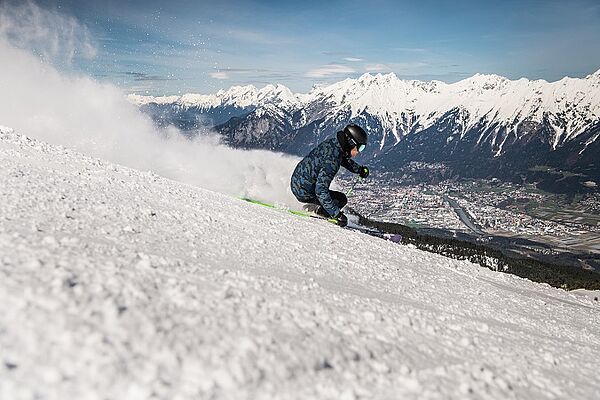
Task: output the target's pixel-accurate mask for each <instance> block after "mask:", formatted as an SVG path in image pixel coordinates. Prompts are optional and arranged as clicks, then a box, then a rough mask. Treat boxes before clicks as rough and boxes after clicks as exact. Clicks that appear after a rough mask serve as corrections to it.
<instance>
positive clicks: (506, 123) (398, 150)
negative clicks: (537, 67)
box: [129, 70, 600, 193]
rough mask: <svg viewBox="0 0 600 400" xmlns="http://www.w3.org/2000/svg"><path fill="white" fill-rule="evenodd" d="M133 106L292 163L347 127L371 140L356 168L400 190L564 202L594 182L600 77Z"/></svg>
mask: <svg viewBox="0 0 600 400" xmlns="http://www.w3.org/2000/svg"><path fill="white" fill-rule="evenodd" d="M129 100H130V101H131V102H133V103H134V104H137V105H138V106H140V107H141V109H142V110H143V111H145V112H148V113H149V114H150V115H151V116H152V117H153V119H154V120H155V121H156V122H157V123H158V124H161V125H169V124H171V125H175V126H177V127H179V128H180V129H182V130H183V131H184V132H187V133H188V134H190V135H193V134H195V132H197V130H198V129H199V128H202V127H209V128H211V129H214V130H216V131H217V132H218V133H220V134H221V135H223V137H224V140H225V141H226V142H227V143H228V144H229V145H231V146H234V147H241V148H249V149H251V148H261V149H270V150H274V151H283V152H287V153H291V154H296V155H304V154H306V153H307V152H308V151H309V150H310V149H311V148H312V146H314V145H316V144H317V143H319V142H320V141H322V140H324V139H325V138H327V137H330V136H332V135H333V134H335V132H337V131H338V130H339V129H341V128H343V127H344V126H345V125H346V124H348V123H350V122H354V123H357V124H359V125H361V126H363V127H364V128H365V129H366V130H367V131H368V132H369V144H370V145H369V146H368V148H367V150H366V151H365V153H364V154H363V155H361V156H360V157H361V162H362V163H366V164H368V165H372V166H373V168H374V170H376V171H377V172H379V173H388V174H389V173H391V174H403V175H404V176H406V178H407V180H410V179H413V180H417V181H423V180H427V181H431V180H439V179H448V178H500V179H503V180H511V181H516V182H522V181H528V182H536V183H538V185H539V186H541V188H543V189H547V190H550V191H555V192H568V193H573V192H581V191H596V190H598V186H597V182H600V164H599V163H598V160H597V159H598V156H599V155H600V140H599V137H600V70H599V71H597V72H596V73H594V74H591V75H588V76H587V77H585V78H569V77H565V78H563V79H561V80H559V81H556V82H547V81H545V80H528V79H525V78H521V79H518V80H510V79H507V78H504V77H501V76H498V75H483V74H476V75H474V76H472V77H470V78H467V79H464V80H462V81H459V82H456V83H452V84H448V83H444V82H440V81H428V82H425V81H418V80H402V79H399V78H398V77H397V76H396V75H395V74H393V73H390V74H385V75H384V74H377V75H371V74H364V75H362V76H361V77H359V78H357V79H350V78H348V79H345V80H343V81H340V82H337V83H334V84H331V85H327V86H314V87H313V88H312V90H310V92H309V93H306V94H298V93H292V92H291V91H290V90H289V89H288V88H287V87H285V86H283V85H267V86H265V87H263V88H262V89H258V88H256V87H254V86H252V85H249V86H233V87H231V88H229V89H228V90H220V91H218V92H217V93H215V94H211V95H201V94H186V95H183V96H165V97H152V96H139V95H129Z"/></svg>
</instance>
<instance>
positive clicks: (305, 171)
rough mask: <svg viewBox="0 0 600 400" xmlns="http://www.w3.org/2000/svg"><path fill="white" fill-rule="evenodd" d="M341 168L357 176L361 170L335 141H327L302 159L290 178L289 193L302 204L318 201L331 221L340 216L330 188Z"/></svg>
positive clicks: (332, 139)
mask: <svg viewBox="0 0 600 400" xmlns="http://www.w3.org/2000/svg"><path fill="white" fill-rule="evenodd" d="M340 166H342V167H344V168H346V169H347V170H349V171H351V172H354V173H355V174H358V173H359V172H360V168H361V166H360V165H359V164H357V163H356V162H354V161H352V160H351V159H350V158H348V157H347V155H346V154H344V151H343V150H342V146H341V145H340V143H339V141H338V139H337V137H333V138H331V139H327V140H325V141H324V142H322V143H320V144H319V145H318V146H317V147H315V148H314V149H312V151H311V152H310V153H309V154H308V155H307V156H306V157H304V158H303V159H302V161H300V162H299V163H298V165H297V166H296V169H295V170H294V173H293V174H292V180H291V183H290V186H291V189H292V193H294V196H296V198H297V199H298V200H299V201H301V202H303V203H315V202H316V201H317V200H318V201H319V203H321V205H322V206H323V208H324V209H325V211H327V212H328V213H329V215H331V216H332V217H336V216H337V215H338V214H339V213H340V211H341V210H340V208H339V207H338V206H337V204H336V203H335V202H334V201H333V200H332V199H331V195H330V194H329V185H330V184H331V181H333V178H334V177H335V175H336V174H337V173H338V171H339V169H340Z"/></svg>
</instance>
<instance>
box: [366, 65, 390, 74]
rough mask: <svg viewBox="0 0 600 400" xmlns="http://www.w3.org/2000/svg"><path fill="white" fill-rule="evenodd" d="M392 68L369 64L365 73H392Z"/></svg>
mask: <svg viewBox="0 0 600 400" xmlns="http://www.w3.org/2000/svg"><path fill="white" fill-rule="evenodd" d="M391 70H392V69H391V68H390V67H388V66H387V65H385V64H367V66H365V71H367V72H391Z"/></svg>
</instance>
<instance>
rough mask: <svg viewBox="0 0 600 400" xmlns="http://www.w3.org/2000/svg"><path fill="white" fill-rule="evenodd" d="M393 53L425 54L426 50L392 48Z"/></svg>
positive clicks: (418, 48)
mask: <svg viewBox="0 0 600 400" xmlns="http://www.w3.org/2000/svg"><path fill="white" fill-rule="evenodd" d="M392 50H394V51H402V52H405V53H425V52H426V51H427V50H426V49H423V48H420V47H393V48H392Z"/></svg>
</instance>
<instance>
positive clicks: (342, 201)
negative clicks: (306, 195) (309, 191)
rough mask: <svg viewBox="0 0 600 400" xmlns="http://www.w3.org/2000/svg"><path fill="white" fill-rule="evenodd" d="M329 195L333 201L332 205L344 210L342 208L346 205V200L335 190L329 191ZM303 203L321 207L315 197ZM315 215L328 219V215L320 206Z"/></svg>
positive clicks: (342, 194)
mask: <svg viewBox="0 0 600 400" xmlns="http://www.w3.org/2000/svg"><path fill="white" fill-rule="evenodd" d="M329 195H330V196H331V200H333V201H334V203H335V204H337V206H338V207H339V208H340V210H341V209H342V208H344V206H345V205H346V204H348V198H347V197H346V195H345V194H344V193H342V192H338V191H336V190H330V191H329ZM304 203H313V204H317V205H319V206H320V205H321V203H320V202H319V199H317V198H316V197H314V198H311V199H309V200H308V201H305V202H304ZM317 214H321V215H323V216H325V217H330V215H328V214H327V211H325V209H323V207H322V206H321V207H320V208H319V210H318V211H317Z"/></svg>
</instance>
